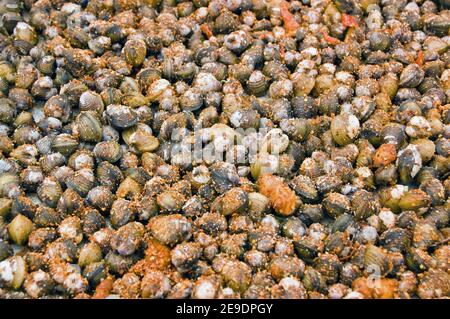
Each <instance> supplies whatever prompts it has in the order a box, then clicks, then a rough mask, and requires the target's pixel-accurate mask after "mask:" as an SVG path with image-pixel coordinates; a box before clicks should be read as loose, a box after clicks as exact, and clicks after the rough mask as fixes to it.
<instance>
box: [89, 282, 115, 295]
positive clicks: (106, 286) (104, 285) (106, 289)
mask: <svg viewBox="0 0 450 319" xmlns="http://www.w3.org/2000/svg"><path fill="white" fill-rule="evenodd" d="M113 283H114V279H113V278H112V277H107V278H105V279H103V280H102V282H101V283H99V284H98V286H97V288H95V293H94V295H93V296H92V298H93V299H105V298H106V297H108V296H109V295H110V294H111V290H112V289H113Z"/></svg>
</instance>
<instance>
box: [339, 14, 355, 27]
mask: <svg viewBox="0 0 450 319" xmlns="http://www.w3.org/2000/svg"><path fill="white" fill-rule="evenodd" d="M342 25H343V26H344V27H357V26H358V21H357V20H356V18H355V17H354V16H352V15H350V14H345V13H343V14H342Z"/></svg>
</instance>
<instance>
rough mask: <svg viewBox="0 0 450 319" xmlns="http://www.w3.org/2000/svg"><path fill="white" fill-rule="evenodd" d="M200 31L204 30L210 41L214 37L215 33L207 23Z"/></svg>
mask: <svg viewBox="0 0 450 319" xmlns="http://www.w3.org/2000/svg"><path fill="white" fill-rule="evenodd" d="M200 29H201V30H202V32H203V33H204V34H205V35H206V37H207V38H208V39H209V38H211V37H212V36H213V33H212V31H211V28H210V27H209V25H207V24H206V23H204V24H202V25H201V26H200Z"/></svg>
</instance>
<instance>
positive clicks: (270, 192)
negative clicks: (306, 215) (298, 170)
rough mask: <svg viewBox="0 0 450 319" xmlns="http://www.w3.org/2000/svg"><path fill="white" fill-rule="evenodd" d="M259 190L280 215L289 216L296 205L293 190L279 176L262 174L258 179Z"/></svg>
mask: <svg viewBox="0 0 450 319" xmlns="http://www.w3.org/2000/svg"><path fill="white" fill-rule="evenodd" d="M258 186H259V191H260V192H261V194H263V195H264V196H266V197H267V198H268V199H269V201H270V204H271V205H272V207H273V209H274V210H275V211H276V212H277V213H278V214H280V215H282V216H290V215H292V214H293V213H294V211H295V209H296V206H297V196H296V195H295V192H294V191H293V190H292V189H290V187H289V186H288V185H287V184H286V183H285V182H284V180H283V179H282V178H281V177H278V176H274V175H272V174H263V175H261V176H260V178H259V179H258Z"/></svg>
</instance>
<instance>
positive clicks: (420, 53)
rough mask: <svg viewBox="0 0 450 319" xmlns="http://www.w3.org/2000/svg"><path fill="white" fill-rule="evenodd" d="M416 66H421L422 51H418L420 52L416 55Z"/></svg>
mask: <svg viewBox="0 0 450 319" xmlns="http://www.w3.org/2000/svg"><path fill="white" fill-rule="evenodd" d="M416 64H417V65H418V66H420V67H422V66H423V51H422V50H420V51H419V52H418V53H417V59H416Z"/></svg>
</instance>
